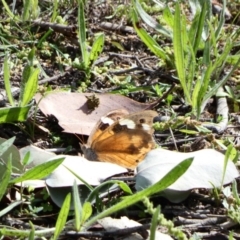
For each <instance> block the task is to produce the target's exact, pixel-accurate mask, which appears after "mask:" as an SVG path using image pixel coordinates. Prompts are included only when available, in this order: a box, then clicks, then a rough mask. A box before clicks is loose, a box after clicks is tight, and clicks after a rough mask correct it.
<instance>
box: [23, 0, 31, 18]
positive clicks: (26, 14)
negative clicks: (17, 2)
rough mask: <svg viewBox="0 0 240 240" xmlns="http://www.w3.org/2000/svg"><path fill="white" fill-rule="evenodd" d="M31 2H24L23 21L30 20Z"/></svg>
mask: <svg viewBox="0 0 240 240" xmlns="http://www.w3.org/2000/svg"><path fill="white" fill-rule="evenodd" d="M31 2H32V1H31V0H25V1H24V7H23V16H22V20H23V21H27V20H29V13H30V9H31Z"/></svg>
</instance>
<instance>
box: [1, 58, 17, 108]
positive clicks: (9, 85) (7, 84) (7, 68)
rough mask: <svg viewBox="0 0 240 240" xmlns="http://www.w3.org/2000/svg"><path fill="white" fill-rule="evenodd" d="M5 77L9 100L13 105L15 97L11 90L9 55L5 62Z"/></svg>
mask: <svg viewBox="0 0 240 240" xmlns="http://www.w3.org/2000/svg"><path fill="white" fill-rule="evenodd" d="M3 79H4V87H5V90H6V94H7V98H8V101H9V103H10V104H11V105H12V106H15V103H14V99H13V96H12V92H11V83H10V70H9V66H8V58H7V57H5V59H4V63H3Z"/></svg>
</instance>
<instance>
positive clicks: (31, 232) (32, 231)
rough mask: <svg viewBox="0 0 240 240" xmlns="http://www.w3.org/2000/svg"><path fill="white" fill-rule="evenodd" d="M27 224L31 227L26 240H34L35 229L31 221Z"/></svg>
mask: <svg viewBox="0 0 240 240" xmlns="http://www.w3.org/2000/svg"><path fill="white" fill-rule="evenodd" d="M29 224H30V226H31V231H30V232H29V237H28V240H34V239H35V228H34V225H33V224H32V222H31V221H30V222H29Z"/></svg>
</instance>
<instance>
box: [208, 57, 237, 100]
mask: <svg viewBox="0 0 240 240" xmlns="http://www.w3.org/2000/svg"><path fill="white" fill-rule="evenodd" d="M239 64H240V58H239V59H238V61H237V62H236V64H235V65H234V66H233V67H232V69H231V71H230V72H229V73H228V74H227V75H226V76H225V77H223V78H222V80H220V81H219V82H218V83H216V84H215V85H214V86H213V87H212V89H211V90H210V91H209V92H208V93H207V94H206V95H205V97H204V101H206V100H207V99H209V98H210V97H212V96H213V95H214V94H216V92H217V90H218V89H219V88H220V87H221V86H223V85H224V84H225V83H226V82H227V80H228V79H229V78H230V77H231V76H232V74H233V72H234V71H235V70H236V69H237V68H238V66H239Z"/></svg>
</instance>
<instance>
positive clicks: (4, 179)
mask: <svg viewBox="0 0 240 240" xmlns="http://www.w3.org/2000/svg"><path fill="white" fill-rule="evenodd" d="M11 173H12V156H11V155H10V156H9V159H8V163H7V166H6V168H5V172H4V174H3V175H2V176H1V180H0V183H1V184H0V200H1V199H2V197H3V196H4V195H5V193H6V191H7V188H8V184H9V181H10V178H11Z"/></svg>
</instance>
